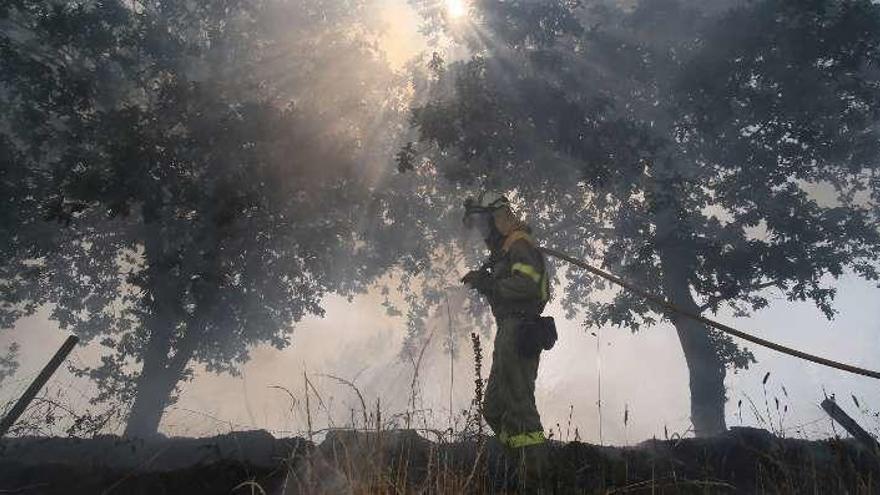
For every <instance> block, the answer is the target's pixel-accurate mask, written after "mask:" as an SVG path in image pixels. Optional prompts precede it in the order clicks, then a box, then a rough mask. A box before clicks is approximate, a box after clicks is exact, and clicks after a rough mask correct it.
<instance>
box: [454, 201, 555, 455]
mask: <svg viewBox="0 0 880 495" xmlns="http://www.w3.org/2000/svg"><path fill="white" fill-rule="evenodd" d="M502 200H503V201H499V200H498V199H497V198H496V199H494V201H493V200H491V199H489V200H487V199H486V198H485V197H481V198H480V199H479V200H477V201H470V202H468V203H466V207H467V208H468V211H467V212H466V219H467V218H468V217H467V215H469V214H470V215H473V216H472V217H470V218H469V219H468V220H466V223H468V221H469V222H470V223H471V224H474V223H476V224H477V225H478V226H479V227H483V226H482V225H481V223H482V222H487V223H488V225H487V226H485V230H484V239H485V241H486V244H487V245H488V247H489V249H490V252H491V257H490V259H489V260H488V261H487V262H486V263H485V264H484V265H483V267H482V268H481V269H480V270H475V271H472V272H470V273H468V274H467V275H465V277H464V278H463V279H462V281H463V282H464V283H466V284H468V285H469V286H471V287H472V288H474V289H475V290H477V291H479V292H480V294H482V295H483V296H484V297H485V298H486V299H487V301H488V302H489V305H490V306H491V308H492V313H493V315H494V316H495V320H496V323H497V327H498V331H497V333H496V335H495V347H494V350H493V352H492V369H491V371H490V373H489V383H488V385H487V388H486V395H485V402H484V405H483V413H484V416H485V418H486V422H487V423H488V424H489V426H490V427H491V428H492V430H493V431H494V432H495V435H496V436H497V438H498V440H499V441H501V442H502V443H503V444H504V445H505V447H507V448H508V449H511V450H517V449H523V448H526V447H530V446H536V445H541V444H543V443H544V442H545V438H544V429H543V427H542V426H541V417H540V415H539V414H538V409H537V407H536V405H535V379H536V378H537V375H538V364H539V362H540V352H541V343H540V339H538V338H536V337H538V335H537V334H538V332H541V331H542V330H541V327H540V325H538V324H537V323H538V322H539V316H540V315H541V312H542V311H543V310H544V306H545V305H546V304H547V301H548V299H549V283H548V277H547V273H546V266H545V261H544V257H543V255H542V254H541V252H540V251H539V250H538V248H537V246H536V245H535V242H534V240H533V239H532V237H531V235H530V232H529V228H528V226H526V225H525V224H524V223H522V222H520V221H519V220H517V219H516V217H515V216H514V215H513V213H512V211H511V210H510V208H509V206H508V205H507V201H506V199H503V197H502ZM493 203H494V204H493ZM499 203H500V205H499ZM487 213H488V215H486V214H487ZM479 215H483V216H482V217H480V216H479ZM554 335H555V330H554Z"/></svg>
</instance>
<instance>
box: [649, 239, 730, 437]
mask: <svg viewBox="0 0 880 495" xmlns="http://www.w3.org/2000/svg"><path fill="white" fill-rule="evenodd" d="M688 256H689V255H688V252H687V250H686V249H679V248H677V247H676V246H670V245H666V246H664V247H662V248H661V250H660V263H661V269H662V272H663V275H662V277H663V279H662V285H663V292H664V294H665V296H666V298H667V299H669V300H670V301H671V302H672V303H673V304H675V305H676V306H679V307H681V308H682V309H685V310H687V311H690V312H693V313H695V314H699V313H700V309H699V306H698V305H697V303H696V302H695V301H694V298H693V296H692V295H691V291H690V284H689V282H688V276H687V275H688V273H689V271H688V270H689V268H688V267H690V266H693V263H689V261H690V260H688V259H687V258H688ZM669 316H670V318H671V319H672V321H673V323H674V324H675V330H676V332H677V333H678V339H679V341H680V342H681V349H682V351H684V358H685V361H686V362H687V367H688V373H689V377H690V390H691V422H692V423H693V425H694V434H695V435H696V436H698V437H707V436H712V435H718V434H721V433H723V432H724V431H726V430H727V424H726V421H725V418H724V404H725V402H726V401H727V398H726V396H725V390H724V377H725V374H726V369H725V367H724V363H723V362H722V361H721V359H720V357H719V356H718V352H717V350H716V348H715V345H714V344H713V343H712V340H711V338H710V334H709V329H708V328H706V327H705V326H704V325H703V324H701V323H699V322H697V321H694V320H692V319H690V318H688V317H685V316H681V315H676V314H672V315H669Z"/></svg>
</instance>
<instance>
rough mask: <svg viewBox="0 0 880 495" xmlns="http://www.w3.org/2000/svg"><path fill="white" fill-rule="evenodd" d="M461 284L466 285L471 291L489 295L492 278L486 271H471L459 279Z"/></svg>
mask: <svg viewBox="0 0 880 495" xmlns="http://www.w3.org/2000/svg"><path fill="white" fill-rule="evenodd" d="M461 283H463V284H465V285H467V286H468V287H470V288H471V289H474V290H475V291H477V292H479V293H480V294H484V295H485V294H489V293H491V292H492V285H493V282H492V277H490V276H489V273H488V272H487V271H486V270H471V271H469V272H468V273H467V275H465V276H464V277H462V278H461Z"/></svg>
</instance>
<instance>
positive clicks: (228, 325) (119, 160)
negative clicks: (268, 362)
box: [0, 0, 391, 436]
mask: <svg viewBox="0 0 880 495" xmlns="http://www.w3.org/2000/svg"><path fill="white" fill-rule="evenodd" d="M363 7H364V5H363V4H362V3H361V2H355V1H352V2H338V3H334V4H333V5H328V4H325V3H323V2H311V1H310V0H302V1H291V2H265V3H252V2H203V3H199V4H198V5H196V4H193V3H186V4H178V3H176V2H171V3H168V2H140V3H135V4H129V3H128V2H102V3H100V4H99V3H92V2H70V3H49V4H47V3H45V2H30V1H26V0H21V1H16V2H14V3H13V4H12V5H11V6H9V7H4V9H3V11H2V12H0V13H2V14H3V16H4V17H3V20H4V21H5V22H7V23H8V24H9V25H10V26H14V29H10V30H8V31H4V35H3V36H2V37H0V52H2V57H0V58H2V62H0V74H2V76H0V77H2V79H0V84H2V88H3V91H0V98H2V99H3V104H4V108H10V109H11V112H10V113H9V114H8V115H7V116H5V118H4V126H3V128H2V130H3V132H2V133H0V145H2V147H0V150H2V152H3V155H2V157H3V169H2V170H3V174H2V178H3V183H2V184H3V187H4V190H6V189H9V190H14V189H15V187H16V185H17V184H21V183H23V184H25V185H26V186H28V187H29V189H28V188H25V189H24V190H22V191H21V192H20V193H19V194H18V195H17V196H13V197H14V198H15V201H16V204H13V205H10V207H9V209H8V210H7V209H5V208H4V210H3V211H2V213H3V214H4V219H3V220H4V224H3V228H4V229H7V230H8V231H9V232H11V233H12V236H11V240H12V242H10V243H8V245H4V249H6V252H8V253H10V254H11V255H14V256H11V257H10V258H9V259H7V260H4V264H3V269H4V272H3V274H2V279H3V282H4V284H6V285H7V286H8V288H9V289H10V291H9V294H10V296H8V298H6V296H4V297H5V298H6V300H5V301H4V306H3V315H4V317H5V319H4V320H3V324H4V326H9V325H10V324H11V323H14V321H15V320H16V319H17V318H19V317H20V316H22V315H24V314H28V313H29V312H32V311H33V309H34V308H36V307H37V306H38V305H40V304H44V303H51V304H53V305H54V306H53V307H54V310H53V313H52V317H53V318H54V319H56V320H58V322H59V324H60V325H61V326H62V327H63V328H69V329H72V330H73V331H74V332H76V333H77V334H79V335H80V336H81V337H83V340H85V341H89V340H94V339H98V340H99V341H100V343H101V344H102V345H103V346H105V347H106V349H107V351H108V352H107V354H106V355H105V356H104V357H103V358H102V363H101V364H100V365H99V366H97V367H95V368H90V369H86V370H83V372H84V373H87V374H88V375H89V376H90V377H91V378H93V379H94V380H96V381H97V383H98V384H99V386H100V390H101V394H100V395H99V396H98V397H97V398H96V400H98V401H101V400H123V401H125V402H127V403H130V404H131V412H130V415H129V419H128V425H127V429H126V433H127V434H129V435H136V436H144V435H150V434H155V433H156V431H157V428H158V426H159V422H160V420H161V417H162V414H163V411H164V409H165V407H166V406H167V405H169V404H171V403H173V401H174V399H175V395H176V391H177V388H178V386H179V384H180V383H181V381H183V380H186V379H187V378H188V377H190V376H191V375H192V367H193V365H194V364H196V363H201V364H203V365H204V366H205V367H206V368H207V369H208V370H209V371H218V372H219V371H226V372H232V373H234V372H235V370H236V367H237V365H238V364H240V363H241V362H244V361H245V360H246V359H247V358H248V348H249V346H250V345H253V344H256V343H260V342H268V343H270V344H271V345H273V346H276V347H279V348H280V347H283V346H286V345H288V344H289V343H290V335H291V331H292V328H293V325H294V323H295V322H297V321H299V320H300V319H301V318H303V317H304V316H305V315H307V314H316V315H321V314H322V313H323V310H322V308H321V305H320V303H321V299H322V297H323V296H324V295H325V294H327V293H328V292H337V293H342V294H351V293H353V292H354V291H358V290H362V289H363V288H364V287H366V286H367V284H369V283H370V281H371V280H372V279H374V278H375V277H376V275H378V274H380V273H382V272H383V271H384V270H386V269H387V265H386V263H387V260H388V259H389V256H388V255H387V254H386V253H385V251H384V250H383V249H382V248H381V246H379V247H377V245H376V244H375V243H373V242H371V241H372V239H367V238H366V237H365V233H364V229H363V228H361V227H362V225H361V224H362V223H363V218H362V211H363V210H364V209H365V208H366V207H367V206H368V205H369V201H368V200H369V192H370V187H371V186H372V184H371V183H370V181H369V179H370V178H371V177H370V173H369V172H370V171H369V170H365V163H364V161H365V155H366V151H365V150H364V149H363V147H364V146H365V144H363V143H365V142H367V141H368V140H369V139H370V136H367V135H366V131H367V130H372V129H368V128H367V125H368V124H369V125H375V123H376V121H377V120H378V118H379V117H381V115H378V116H377V115H375V114H367V112H366V110H367V109H369V110H370V111H374V109H375V108H376V107H377V106H378V105H377V103H376V102H377V101H378V102H379V103H380V104H381V103H383V102H385V100H386V98H387V96H388V94H387V92H388V88H389V86H391V85H390V84H389V79H390V77H391V75H390V72H389V71H388V70H387V68H386V66H385V65H384V63H383V62H382V60H381V57H380V54H379V53H378V52H376V51H375V49H374V48H373V46H372V45H371V44H370V43H369V42H368V39H367V38H366V36H367V34H365V32H364V29H360V30H358V29H355V28H357V27H358V26H360V19H361V18H362V17H363V11H362V8H363ZM361 28H363V26H361ZM340 74H345V76H344V77H341V78H340V76H339V75H340ZM359 143H361V144H359ZM59 221H60V223H59ZM374 230H375V231H377V232H378V233H374V238H378V237H379V233H381V230H382V229H381V226H379V227H377V228H375V229H374ZM44 234H45V235H44ZM37 240H44V241H45V242H42V243H38V242H36V241H37ZM26 268H29V269H30V271H28V270H26Z"/></svg>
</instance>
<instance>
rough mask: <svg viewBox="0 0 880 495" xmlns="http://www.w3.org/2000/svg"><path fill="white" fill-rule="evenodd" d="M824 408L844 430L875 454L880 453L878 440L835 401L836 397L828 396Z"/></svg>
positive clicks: (823, 402) (823, 404)
mask: <svg viewBox="0 0 880 495" xmlns="http://www.w3.org/2000/svg"><path fill="white" fill-rule="evenodd" d="M822 409H824V410H825V412H826V413H828V415H829V416H831V418H832V419H834V421H837V423H838V424H840V426H842V427H843V429H844V430H846V431H848V432H849V434H850V435H852V436H853V438H855V439H856V440H858V442H859V443H861V444H862V445H863V446H865V447H866V448H867V449H868V450H870V451H871V452H873V453H875V454H877V453H880V444H878V443H877V440H876V439H875V438H874V437H872V436H871V434H870V433H868V432H867V431H865V430H864V428H862V427H861V426H859V424H858V423H856V421H855V420H854V419H852V418H851V417H849V415H848V414H846V412H844V411H843V409H841V408H840V406H838V405H837V402H834V399H830V398H828V399H825V400H823V401H822Z"/></svg>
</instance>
